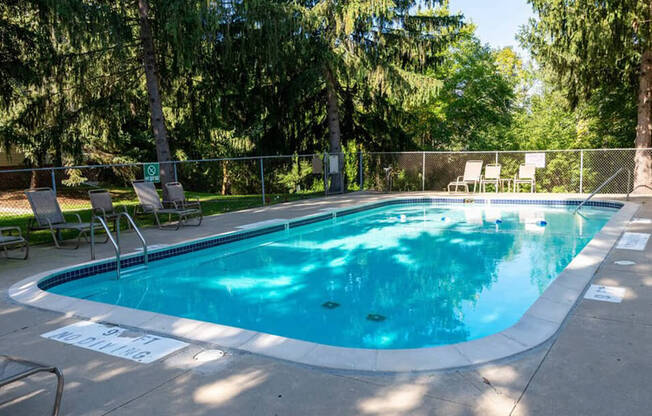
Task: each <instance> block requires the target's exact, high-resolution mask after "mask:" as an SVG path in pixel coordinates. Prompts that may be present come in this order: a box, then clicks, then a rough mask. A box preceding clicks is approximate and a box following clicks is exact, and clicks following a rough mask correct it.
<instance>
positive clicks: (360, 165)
mask: <svg viewBox="0 0 652 416" xmlns="http://www.w3.org/2000/svg"><path fill="white" fill-rule="evenodd" d="M358 171H359V172H358V173H359V176H360V190H361V191H362V190H364V187H363V185H364V179H363V177H362V175H363V173H362V152H361V151H360V152H358Z"/></svg>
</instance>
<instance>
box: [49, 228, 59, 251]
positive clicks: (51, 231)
mask: <svg viewBox="0 0 652 416" xmlns="http://www.w3.org/2000/svg"><path fill="white" fill-rule="evenodd" d="M50 234H52V240H54V245H55V247H56V248H61V246H60V245H59V240H58V239H57V234H58V233H57V232H55V231H54V230H53V229H52V228H50Z"/></svg>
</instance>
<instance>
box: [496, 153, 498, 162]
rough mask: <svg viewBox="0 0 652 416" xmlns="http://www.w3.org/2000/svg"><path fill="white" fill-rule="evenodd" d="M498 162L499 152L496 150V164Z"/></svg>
mask: <svg viewBox="0 0 652 416" xmlns="http://www.w3.org/2000/svg"><path fill="white" fill-rule="evenodd" d="M497 164H498V152H496V165H497Z"/></svg>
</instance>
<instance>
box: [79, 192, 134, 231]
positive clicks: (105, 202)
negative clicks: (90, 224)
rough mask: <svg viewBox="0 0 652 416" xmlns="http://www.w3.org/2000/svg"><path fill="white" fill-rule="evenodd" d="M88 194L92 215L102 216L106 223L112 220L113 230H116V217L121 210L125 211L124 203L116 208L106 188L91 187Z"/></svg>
mask: <svg viewBox="0 0 652 416" xmlns="http://www.w3.org/2000/svg"><path fill="white" fill-rule="evenodd" d="M88 196H89V198H90V200H91V207H92V209H93V215H94V216H96V217H102V218H103V219H104V222H105V223H107V224H109V222H110V221H113V230H114V231H115V230H117V227H118V217H119V216H120V214H122V213H123V212H124V213H126V212H127V208H126V207H125V206H124V205H120V206H119V207H118V208H117V209H116V208H115V207H114V206H113V200H112V199H111V194H110V193H109V191H107V190H106V189H93V190H91V191H88ZM127 226H130V224H129V222H127Z"/></svg>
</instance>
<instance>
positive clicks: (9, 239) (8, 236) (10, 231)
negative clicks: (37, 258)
mask: <svg viewBox="0 0 652 416" xmlns="http://www.w3.org/2000/svg"><path fill="white" fill-rule="evenodd" d="M0 247H2V251H3V253H4V254H5V256H6V257H7V258H8V259H18V258H22V259H23V260H25V259H27V256H28V255H29V244H27V240H25V239H24V238H23V234H22V232H21V231H20V228H19V227H0ZM17 249H20V250H21V251H24V252H25V254H24V255H23V257H11V256H10V255H9V250H17Z"/></svg>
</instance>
